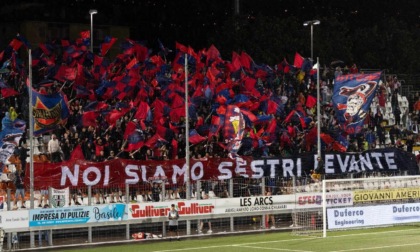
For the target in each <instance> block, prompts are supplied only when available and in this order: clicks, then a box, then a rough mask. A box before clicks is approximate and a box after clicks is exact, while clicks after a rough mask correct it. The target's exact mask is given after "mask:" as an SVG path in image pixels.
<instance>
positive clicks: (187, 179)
mask: <svg viewBox="0 0 420 252" xmlns="http://www.w3.org/2000/svg"><path fill="white" fill-rule="evenodd" d="M184 69H185V150H186V152H185V165H186V166H187V167H186V169H185V175H184V176H185V182H186V184H187V188H186V189H187V190H186V194H187V195H186V198H187V200H189V199H191V188H190V186H191V185H190V142H189V141H190V135H189V133H190V125H189V114H188V57H187V54H185V65H184Z"/></svg>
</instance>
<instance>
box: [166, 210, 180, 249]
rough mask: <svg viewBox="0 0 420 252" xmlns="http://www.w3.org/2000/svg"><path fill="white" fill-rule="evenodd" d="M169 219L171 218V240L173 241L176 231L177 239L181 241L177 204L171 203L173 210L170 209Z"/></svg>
mask: <svg viewBox="0 0 420 252" xmlns="http://www.w3.org/2000/svg"><path fill="white" fill-rule="evenodd" d="M168 219H169V240H170V241H172V237H173V236H174V233H176V236H177V240H178V241H179V233H178V219H179V213H178V211H177V210H176V209H175V204H172V205H171V211H169V213H168Z"/></svg>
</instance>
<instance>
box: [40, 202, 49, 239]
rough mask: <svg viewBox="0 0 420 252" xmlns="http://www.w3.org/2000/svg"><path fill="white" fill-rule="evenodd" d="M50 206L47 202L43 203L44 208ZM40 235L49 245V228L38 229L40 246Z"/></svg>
mask: <svg viewBox="0 0 420 252" xmlns="http://www.w3.org/2000/svg"><path fill="white" fill-rule="evenodd" d="M49 207H50V206H49V205H48V204H46V205H44V208H49ZM42 236H44V239H45V242H46V243H47V245H49V239H50V230H48V229H45V230H39V232H38V243H39V246H40V247H42Z"/></svg>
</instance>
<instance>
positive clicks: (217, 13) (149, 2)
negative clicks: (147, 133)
mask: <svg viewBox="0 0 420 252" xmlns="http://www.w3.org/2000/svg"><path fill="white" fill-rule="evenodd" d="M239 3H240V4H239V6H240V8H239V10H240V15H243V16H246V17H249V18H251V19H252V18H254V17H256V16H258V15H262V16H268V17H270V16H276V17H280V18H288V17H292V16H293V17H297V19H298V20H301V22H302V23H303V22H304V21H306V20H312V19H320V20H324V21H325V20H328V18H330V17H335V18H337V19H338V20H341V21H343V22H344V21H346V22H347V23H348V24H349V26H350V27H349V29H357V28H359V27H363V26H372V25H374V24H377V23H381V22H383V20H385V19H388V18H391V17H394V18H396V19H397V20H401V21H402V22H404V23H406V24H407V26H413V27H417V28H420V12H419V10H420V1H417V0H401V1H395V0H381V1H378V0H352V1H343V0H342V1H337V0H307V1H302V0H259V1H256V0H239ZM92 8H93V9H97V10H98V12H99V13H98V14H97V15H95V17H94V20H95V21H94V22H95V24H97V25H101V24H103V25H108V24H115V25H127V26H130V27H131V34H132V38H133V39H137V40H154V41H156V39H158V38H159V39H161V40H162V41H164V42H167V43H172V42H173V41H174V40H176V41H179V42H182V43H184V44H189V45H191V46H193V47H195V48H203V47H208V46H209V45H210V43H209V42H208V40H209V38H210V37H213V36H214V34H216V32H217V31H218V30H220V29H222V27H223V25H224V23H225V22H226V20H228V19H229V18H230V17H231V16H233V15H234V0H176V1H175V0H67V1H64V0H57V1H36V0H33V1H22V0H16V1H12V2H9V3H8V5H5V6H2V8H1V9H0V22H10V21H14V20H23V19H32V20H47V21H53V22H75V23H87V24H89V23H90V16H89V9H92ZM220 39H223V38H220Z"/></svg>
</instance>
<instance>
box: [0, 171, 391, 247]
mask: <svg viewBox="0 0 420 252" xmlns="http://www.w3.org/2000/svg"><path fill="white" fill-rule="evenodd" d="M377 175H384V174H377ZM387 175H393V174H387ZM354 176H355V175H354V174H348V177H354ZM341 177H342V176H341ZM222 182H223V183H224V185H223V186H224V187H222V189H218V187H217V186H219V185H220V181H216V180H209V181H196V182H195V183H193V184H191V190H190V191H191V195H190V197H186V195H185V193H184V192H185V190H184V189H185V188H180V187H177V186H176V185H173V184H170V183H164V182H162V183H161V184H158V183H156V182H155V183H154V184H153V183H150V184H142V185H137V186H136V187H133V186H131V185H126V187H125V188H98V187H92V186H88V187H84V188H80V187H78V188H65V189H54V188H51V187H50V188H49V190H48V192H45V191H43V192H42V193H41V192H40V190H35V192H34V199H33V200H31V199H30V198H26V202H25V203H24V204H25V207H26V208H22V201H21V200H18V201H17V204H16V205H15V204H14V203H15V202H14V200H15V199H14V196H13V191H12V190H11V189H7V193H6V195H1V196H0V197H1V198H0V199H2V200H3V205H2V206H3V210H2V211H1V212H0V217H1V223H2V226H1V227H2V229H3V230H4V231H5V233H6V235H5V240H4V244H5V245H4V246H5V247H6V248H7V249H15V250H17V249H25V248H37V247H39V248H41V247H47V246H48V247H51V246H80V245H81V244H95V243H101V242H110V241H114V242H131V241H138V240H143V239H166V238H167V233H166V228H167V226H166V225H167V221H168V220H167V214H168V211H169V209H170V206H171V204H175V205H176V208H177V209H178V211H179V213H180V216H181V218H180V222H179V227H180V234H181V236H182V237H194V236H200V235H203V234H209V235H210V234H211V235H218V234H222V235H223V234H229V233H239V232H249V231H271V230H282V229H290V226H291V224H293V223H292V219H291V213H292V211H293V210H294V209H296V208H308V206H311V205H313V206H314V207H319V205H320V204H321V202H322V199H321V197H322V194H320V193H319V188H317V186H318V187H319V186H320V185H319V184H317V183H313V182H312V181H311V180H310V177H299V178H296V177H293V178H291V179H284V178H277V179H272V178H268V177H264V178H262V179H255V180H250V179H246V178H232V179H229V180H227V181H222ZM156 184H158V185H159V190H158V191H157V192H158V196H156V195H153V187H155V186H156ZM44 197H46V198H44ZM345 197H348V196H346V192H337V195H335V198H345ZM187 198H189V199H187ZM346 202H348V201H346ZM46 206H47V208H46ZM209 223H210V224H209ZM202 226H204V227H203V229H201V227H202Z"/></svg>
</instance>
